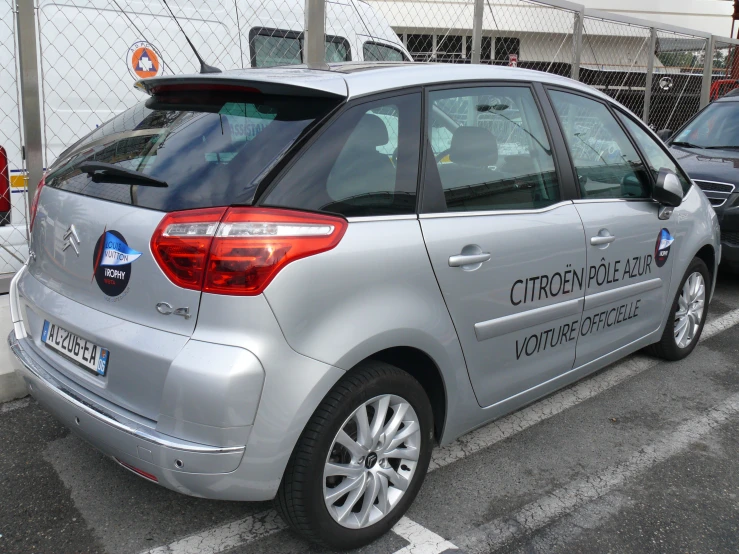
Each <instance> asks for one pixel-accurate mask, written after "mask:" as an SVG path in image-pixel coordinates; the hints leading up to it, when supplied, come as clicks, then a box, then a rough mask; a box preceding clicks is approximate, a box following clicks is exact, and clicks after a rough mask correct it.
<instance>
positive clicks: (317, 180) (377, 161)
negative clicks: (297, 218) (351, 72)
mask: <svg viewBox="0 0 739 554" xmlns="http://www.w3.org/2000/svg"><path fill="white" fill-rule="evenodd" d="M420 105H421V98H420V93H414V94H406V95H402V96H396V97H392V98H388V99H384V100H378V101H374V102H369V103H364V104H360V105H357V106H355V107H353V108H350V109H348V110H346V111H345V112H344V113H343V114H342V115H341V116H340V117H339V118H338V119H337V120H336V121H334V122H333V123H332V124H331V125H330V127H329V128H328V129H326V130H325V131H324V132H323V133H322V134H321V135H320V136H319V137H318V138H317V140H316V141H315V142H314V143H313V144H312V145H311V146H310V147H309V148H308V149H307V150H306V151H305V152H304V153H302V154H301V155H300V158H299V159H298V160H297V161H296V162H295V164H294V165H293V166H292V167H291V168H290V169H289V170H288V171H287V173H286V174H285V175H284V177H283V178H282V179H280V181H279V182H278V183H277V185H276V186H275V187H274V188H273V189H272V190H271V191H269V192H268V193H267V195H266V197H265V199H264V201H263V202H262V204H263V205H269V206H279V207H288V208H298V209H302V210H313V211H324V212H332V213H338V214H341V215H344V216H346V217H358V216H378V215H400V214H413V213H415V211H416V188H417V179H418V157H419V150H420V126H421V108H420Z"/></svg>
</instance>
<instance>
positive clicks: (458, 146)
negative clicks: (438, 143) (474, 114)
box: [449, 127, 498, 167]
mask: <svg viewBox="0 0 739 554" xmlns="http://www.w3.org/2000/svg"><path fill="white" fill-rule="evenodd" d="M449 159H450V160H451V161H452V162H454V163H455V164H462V165H471V166H474V167H487V166H489V165H495V164H496V163H497V161H498V141H497V140H495V136H494V135H493V134H492V133H491V132H490V131H488V130H487V129H485V127H457V128H456V129H455V130H454V134H453V135H452V146H451V148H450V149H449Z"/></svg>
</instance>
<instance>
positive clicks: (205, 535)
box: [142, 309, 739, 554]
mask: <svg viewBox="0 0 739 554" xmlns="http://www.w3.org/2000/svg"><path fill="white" fill-rule="evenodd" d="M737 323H739V309H737V310H733V311H731V312H728V313H726V314H724V315H722V316H720V317H717V318H715V319H713V320H709V321H708V322H707V323H706V325H705V327H704V329H703V334H702V336H701V341H703V340H706V339H708V338H711V337H713V336H715V335H717V334H718V333H720V332H722V331H724V330H726V329H729V328H730V327H733V326H734V325H736V324H737ZM658 363H660V361H659V360H657V359H654V358H649V357H647V356H644V355H639V354H636V355H633V356H630V357H628V358H626V359H625V360H623V361H621V362H618V363H617V364H615V365H613V366H611V367H610V368H607V369H606V370H605V371H604V372H602V373H600V374H598V375H596V376H595V377H591V378H589V379H586V380H584V381H581V382H580V383H578V384H576V385H574V386H572V387H570V388H568V389H565V390H563V391H561V392H558V393H555V394H553V395H552V396H549V397H547V398H544V399H543V400H539V401H538V402H536V403H535V404H532V405H531V406H529V407H527V408H524V409H523V410H520V411H518V412H515V413H513V414H511V415H508V416H506V417H504V418H501V419H499V420H497V421H495V422H493V423H490V424H488V425H486V426H485V427H481V428H480V429H478V430H476V431H473V432H471V433H468V434H467V435H465V436H463V437H461V438H459V439H457V440H456V441H454V442H453V443H452V444H450V445H447V446H445V447H443V448H437V449H435V450H434V453H433V455H432V458H431V463H430V465H429V472H431V471H434V470H435V469H438V468H440V467H443V466H445V465H448V464H450V463H452V462H455V461H457V460H461V459H462V458H464V457H466V456H469V455H470V454H474V453H475V452H479V451H480V450H483V449H484V448H488V447H489V446H492V445H493V444H495V443H496V442H498V441H501V440H503V439H506V438H508V437H511V436H513V435H515V434H516V433H520V432H521V431H523V430H525V429H527V428H529V427H531V426H532V425H535V424H537V423H539V422H541V421H544V420H545V419H548V418H550V417H552V416H555V415H557V414H559V413H561V412H563V411H564V410H566V409H568V408H571V407H573V406H576V405H577V404H579V403H580V402H583V401H585V400H588V399H590V398H592V397H594V396H596V395H598V394H600V393H601V392H603V391H606V390H608V389H610V388H611V387H614V386H615V385H618V384H619V383H622V382H623V381H625V380H626V379H628V378H630V377H633V376H635V375H638V374H639V373H642V372H643V371H645V370H647V369H649V368H651V367H654V366H656V365H657V364H658ZM406 519H407V518H403V519H401V520H400V522H402V521H403V520H406ZM408 521H410V520H408ZM400 522H398V525H400ZM415 525H418V524H415ZM285 527H286V526H285V524H284V523H283V522H282V520H281V519H280V517H279V516H278V515H277V513H276V512H275V511H273V510H267V511H265V512H261V513H259V514H256V515H252V516H248V517H246V518H244V519H241V520H238V521H234V522H231V523H227V524H225V525H221V526H220V527H216V528H214V529H210V530H207V531H203V532H202V533H198V534H195V535H192V536H190V537H186V538H184V539H181V540H178V541H176V542H173V543H171V544H170V545H167V546H161V547H159V548H155V549H153V550H149V551H146V552H144V553H142V554H191V553H192V554H199V553H201V552H202V553H206V554H216V553H218V552H223V551H224V550H226V549H228V548H233V547H235V546H238V545H242V544H246V543H249V542H252V541H254V540H257V539H259V538H262V537H265V536H267V535H271V534H273V533H276V532H277V531H280V530H282V529H284V528H285ZM396 527H397V525H396ZM418 527H419V528H421V529H424V528H423V527H421V526H420V525H418ZM393 531H395V528H393ZM428 533H431V531H428ZM398 534H400V533H398ZM431 534H432V535H433V533H431ZM435 536H438V535H435ZM406 540H410V539H406ZM441 540H443V539H441ZM432 542H433V541H432ZM452 546H453V545H452ZM412 547H414V544H413V543H412V544H410V545H408V546H406V547H405V548H403V549H401V550H400V551H399V552H398V553H396V554H399V553H400V552H403V554H408V553H410V552H421V550H406V549H410V548H412ZM448 548H451V547H448ZM424 552H425V551H424Z"/></svg>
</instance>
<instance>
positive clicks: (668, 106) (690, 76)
mask: <svg viewBox="0 0 739 554" xmlns="http://www.w3.org/2000/svg"><path fill="white" fill-rule="evenodd" d="M656 34H657V40H656V48H655V53H654V56H655V57H656V60H657V62H658V63H659V67H658V68H655V69H656V71H655V77H654V80H653V86H652V108H651V112H650V118H649V124H650V125H651V126H652V127H653V128H655V129H675V130H677V129H678V128H680V127H682V125H683V123H685V122H686V121H687V120H688V119H690V118H691V117H692V116H693V115H694V114H695V113H696V112H697V111H698V110H699V109H700V96H701V86H702V83H703V69H704V63H705V56H706V48H707V46H708V40H707V39H705V38H701V37H697V36H691V35H685V34H679V33H673V32H669V31H663V30H657V33H656ZM655 63H656V62H655Z"/></svg>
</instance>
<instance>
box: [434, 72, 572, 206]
mask: <svg viewBox="0 0 739 554" xmlns="http://www.w3.org/2000/svg"><path fill="white" fill-rule="evenodd" d="M428 106H429V108H428V109H429V114H428V125H429V129H428V136H429V138H430V145H431V153H432V154H433V156H434V158H435V160H436V164H435V168H436V170H437V171H438V177H439V179H440V181H441V187H442V189H443V192H444V198H445V200H446V207H447V210H448V211H457V212H458V211H487V210H511V209H537V208H543V207H546V206H549V205H551V204H554V203H556V202H558V201H559V200H560V192H559V183H558V181H557V173H556V171H555V166H554V159H553V157H552V150H551V148H550V146H549V140H548V139H547V135H546V132H545V131H544V124H543V122H542V119H541V115H540V113H539V110H538V108H537V106H536V102H535V101H534V97H533V95H532V93H531V90H530V89H529V88H528V87H510V86H499V87H475V88H464V89H452V90H439V91H433V92H431V93H430V94H429V103H428ZM431 169H432V170H433V166H432V168H431ZM427 173H428V170H427ZM434 177H435V176H434ZM427 180H428V182H429V183H430V182H431V180H430V179H429V178H428V175H427Z"/></svg>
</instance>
